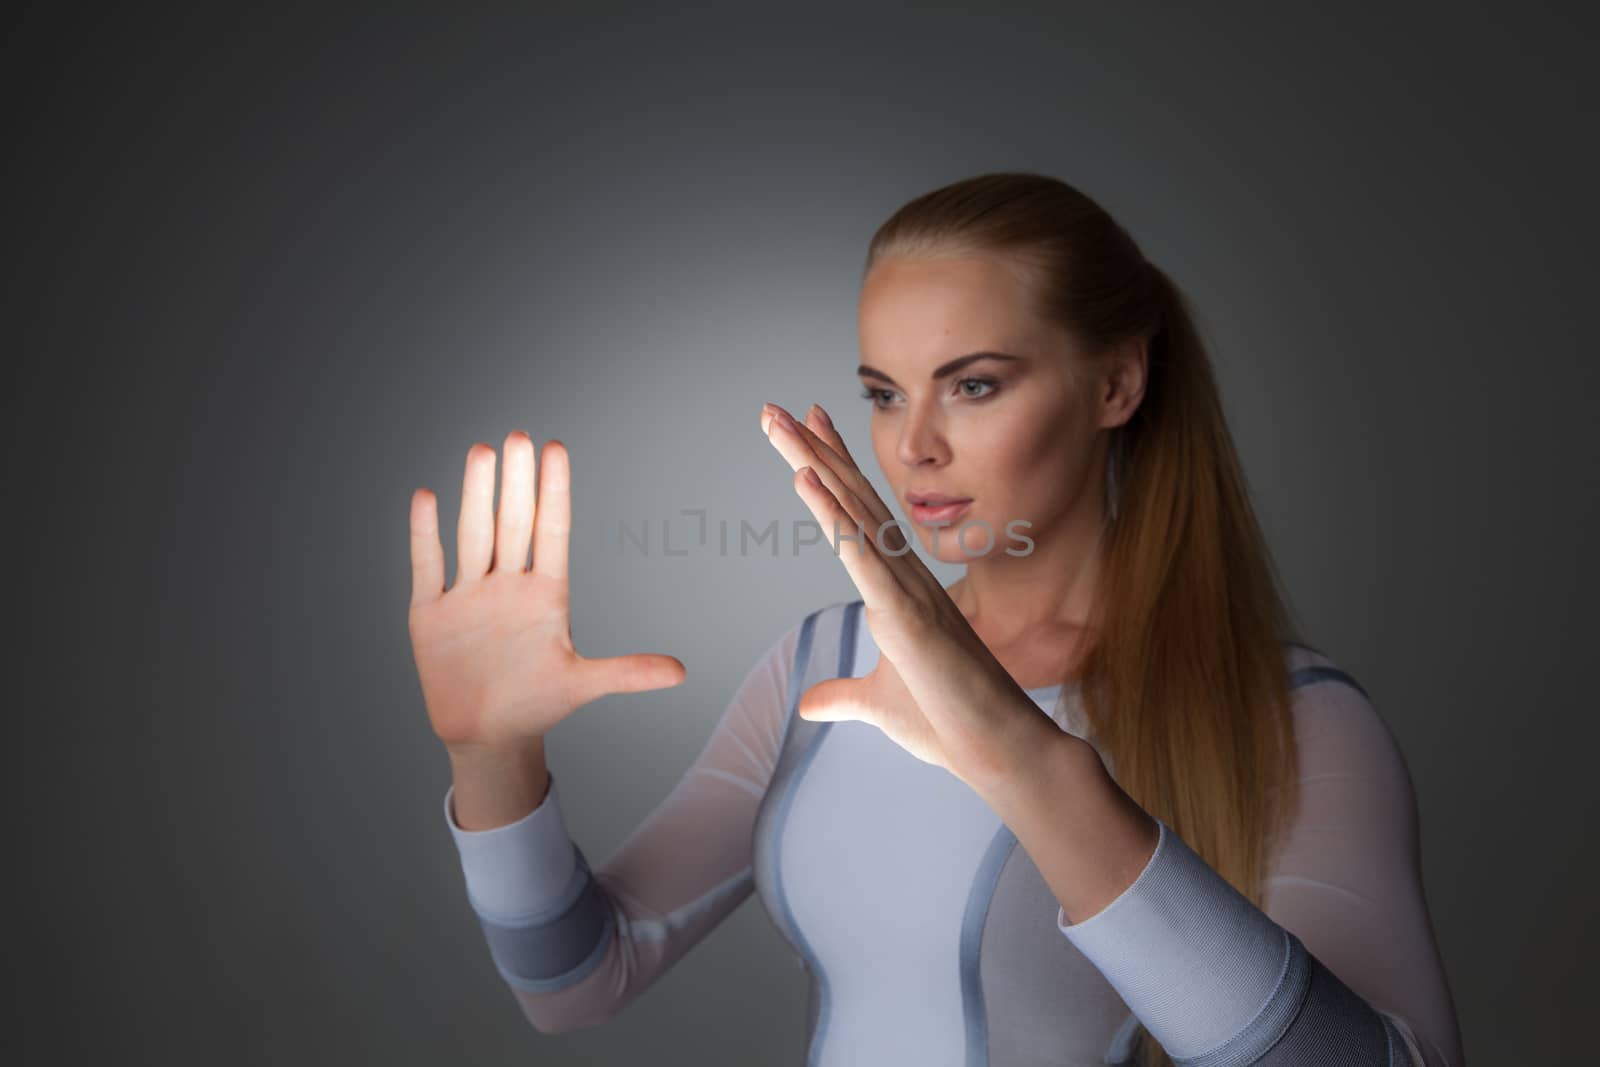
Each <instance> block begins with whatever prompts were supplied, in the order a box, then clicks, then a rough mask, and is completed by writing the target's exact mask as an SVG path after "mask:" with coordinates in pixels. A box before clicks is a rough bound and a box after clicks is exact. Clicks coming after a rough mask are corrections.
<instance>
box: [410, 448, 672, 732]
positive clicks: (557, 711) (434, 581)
mask: <svg viewBox="0 0 1600 1067" xmlns="http://www.w3.org/2000/svg"><path fill="white" fill-rule="evenodd" d="M505 456H506V459H505V472H504V475H503V480H502V482H501V486H500V507H499V511H498V514H497V513H496V512H495V509H494V472H495V452H494V449H493V448H491V447H489V446H488V445H486V444H482V443H480V444H476V445H473V446H472V448H470V449H469V450H468V451H467V464H466V473H465V476H464V478H463V482H462V489H461V517H460V522H459V525H458V529H457V546H458V551H457V568H456V582H455V585H454V586H453V587H452V588H451V589H449V590H448V591H447V590H446V589H445V587H444V551H443V547H442V545H441V544H440V540H439V521H438V504H437V501H436V500H435V498H434V495H433V493H432V492H430V491H429V490H427V489H418V490H417V491H416V492H415V493H413V494H412V498H411V575H412V585H411V607H410V631H411V646H412V652H413V655H414V656H415V659H416V664H417V675H418V677H419V679H420V681H421V683H422V693H423V699H424V701H425V702H426V703H427V706H428V718H429V721H430V723H431V725H432V727H433V730H434V732H435V733H436V734H437V735H438V737H439V739H440V740H441V741H443V742H444V744H445V745H446V746H447V747H449V748H452V749H461V750H465V749H469V748H494V747H498V746H505V745H515V744H517V743H520V742H523V741H527V740H529V739H532V738H537V737H542V736H544V734H545V733H547V732H548V731H549V730H550V729H551V727H553V726H555V724H556V723H558V722H560V721H561V720H562V719H564V718H566V717H567V716H568V715H570V714H571V713H572V712H573V710H574V709H576V708H579V707H581V706H583V705H584V704H588V703H590V702H592V701H594V700H596V699H598V698H600V697H602V696H605V695H608V694H611V693H632V692H639V691H643V690H649V689H661V688H665V687H668V686H673V685H677V684H679V683H680V682H682V681H683V679H684V676H685V671H684V666H683V664H682V662H680V661H679V660H678V659H676V658H675V657H672V656H667V655H660V654H654V653H641V654H636V655H627V656H614V657H609V658H604V659H587V658H585V657H583V656H581V655H579V654H578V652H577V650H576V649H575V648H573V644H572V630H571V622H570V615H569V611H568V604H569V600H570V596H569V589H568V583H567V551H568V541H569V529H570V527H571V522H572V494H571V483H572V479H571V466H570V463H569V460H568V456H567V450H566V447H565V446H564V445H563V444H562V443H561V442H560V441H554V440H552V441H547V442H546V443H545V446H544V451H543V454H542V457H541V460H540V463H539V467H540V469H539V478H538V506H537V508H535V506H534V454H533V441H532V439H531V438H530V437H529V436H528V435H527V434H526V433H524V432H522V431H520V430H518V431H513V432H512V433H511V434H510V435H509V436H508V437H507V438H506V442H505ZM530 537H531V539H532V549H533V560H532V566H531V567H529V566H528V565H527V561H528V551H529V542H530Z"/></svg>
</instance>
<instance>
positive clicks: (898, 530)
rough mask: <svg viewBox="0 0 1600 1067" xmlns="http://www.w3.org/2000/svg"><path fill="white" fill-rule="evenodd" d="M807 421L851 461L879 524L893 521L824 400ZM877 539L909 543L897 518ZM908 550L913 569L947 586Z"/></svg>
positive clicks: (895, 547) (899, 545)
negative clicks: (851, 452) (834, 422)
mask: <svg viewBox="0 0 1600 1067" xmlns="http://www.w3.org/2000/svg"><path fill="white" fill-rule="evenodd" d="M804 425H805V428H806V429H808V430H810V431H811V432H812V433H813V434H815V435H816V436H817V438H818V439H819V440H821V441H822V442H823V443H824V444H826V445H827V446H828V447H829V448H831V449H833V451H834V452H835V453H837V454H838V456H839V457H840V458H841V459H843V460H844V461H845V462H847V463H848V464H849V465H850V470H851V471H852V472H853V473H854V475H855V478H854V479H852V481H859V483H860V485H861V486H862V487H864V489H865V491H866V493H867V494H868V495H869V497H870V499H867V500H866V503H867V506H868V507H869V508H871V509H872V512H873V515H874V516H875V517H876V518H877V520H878V525H879V526H883V525H884V524H885V523H888V522H890V521H891V520H892V519H893V513H892V512H891V511H890V510H889V506H888V505H887V504H885V503H884V502H883V498H881V497H880V496H878V493H877V490H876V489H874V488H873V487H872V482H871V480H869V479H868V478H867V476H866V474H865V473H863V472H862V470H861V465H860V464H859V463H857V462H856V461H855V457H854V456H852V455H850V450H849V449H848V448H846V447H845V444H844V438H843V437H842V436H841V435H840V434H839V430H838V428H837V427H836V426H834V424H833V419H832V418H830V417H829V415H828V413H827V411H825V410H824V409H823V407H822V405H821V404H812V405H811V409H810V410H809V411H807V412H806V421H805V424H804ZM856 491H857V493H858V494H859V493H860V492H862V489H860V488H858V489H857V490H856ZM878 540H880V541H881V542H882V543H883V544H884V545H886V546H887V547H888V548H889V550H890V551H891V552H901V551H902V550H903V549H904V548H905V546H906V544H907V543H908V541H907V537H906V532H905V530H904V529H903V528H902V527H901V526H900V524H899V523H898V522H895V523H894V524H893V525H892V526H887V527H884V531H883V535H882V536H881V537H879V538H878ZM907 554H908V555H910V556H911V561H910V563H911V567H912V569H913V570H915V571H917V572H919V573H920V574H921V576H922V578H923V579H924V580H925V581H931V582H933V583H934V584H935V585H938V586H939V587H940V588H941V589H942V588H943V587H944V583H943V582H940V581H939V579H938V578H937V577H935V575H934V573H933V572H932V571H931V570H929V569H928V565H927V564H926V563H924V562H923V560H922V557H921V556H919V555H917V554H916V553H914V552H913V553H907Z"/></svg>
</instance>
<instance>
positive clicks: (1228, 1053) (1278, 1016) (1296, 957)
mask: <svg viewBox="0 0 1600 1067" xmlns="http://www.w3.org/2000/svg"><path fill="white" fill-rule="evenodd" d="M1283 933H1284V939H1285V942H1286V944H1287V945H1288V952H1287V953H1286V954H1285V959H1284V968H1283V976H1282V977H1281V978H1280V979H1279V981H1278V985H1277V988H1276V989H1274V990H1273V991H1272V995H1271V996H1270V997H1268V998H1267V1002H1266V1004H1264V1005H1262V1007H1261V1011H1260V1013H1259V1014H1257V1015H1256V1017H1255V1018H1254V1019H1252V1020H1251V1021H1250V1024H1249V1025H1248V1026H1246V1027H1245V1028H1244V1029H1243V1030H1242V1031H1240V1032H1239V1033H1238V1034H1236V1035H1234V1036H1233V1037H1232V1038H1230V1039H1228V1041H1227V1042H1225V1043H1224V1044H1223V1045H1222V1046H1221V1047H1219V1048H1216V1049H1213V1050H1212V1051H1211V1052H1208V1053H1206V1054H1205V1055H1203V1056H1192V1057H1190V1058H1188V1059H1177V1058H1174V1059H1173V1062H1174V1063H1177V1064H1181V1065H1182V1067H1249V1065H1250V1064H1252V1063H1259V1062H1262V1057H1263V1056H1265V1055H1266V1054H1267V1052H1268V1050H1270V1049H1271V1048H1272V1047H1273V1046H1274V1045H1276V1044H1277V1043H1278V1041H1279V1039H1280V1038H1282V1037H1283V1035H1284V1034H1285V1032H1287V1031H1288V1029H1289V1028H1290V1027H1291V1026H1292V1025H1294V1021H1295V1019H1296V1018H1297V1017H1298V1016H1299V1014H1300V1011H1301V1009H1302V1006H1303V1005H1304V1004H1305V999H1306V994H1307V992H1308V991H1309V990H1310V986H1311V954H1310V953H1308V952H1307V951H1306V948H1305V945H1303V944H1301V942H1300V939H1299V938H1297V937H1295V936H1294V935H1293V934H1292V933H1290V932H1289V931H1287V930H1285V931H1284V932H1283Z"/></svg>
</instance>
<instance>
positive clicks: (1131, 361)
mask: <svg viewBox="0 0 1600 1067" xmlns="http://www.w3.org/2000/svg"><path fill="white" fill-rule="evenodd" d="M1103 366H1104V367H1105V373H1104V374H1103V376H1102V377H1101V378H1100V425H1101V426H1102V427H1112V426H1121V425H1122V424H1123V423H1125V422H1127V421H1128V420H1129V419H1131V418H1133V413H1134V412H1135V411H1137V410H1139V403H1140V402H1141V401H1142V400H1143V399H1144V387H1145V381H1146V378H1147V375H1148V373H1149V369H1150V339H1149V338H1148V337H1130V338H1128V339H1127V340H1126V341H1123V342H1121V343H1120V344H1119V345H1118V346H1117V351H1116V352H1115V354H1113V355H1111V356H1109V357H1108V358H1107V359H1106V360H1105V362H1104V364H1103Z"/></svg>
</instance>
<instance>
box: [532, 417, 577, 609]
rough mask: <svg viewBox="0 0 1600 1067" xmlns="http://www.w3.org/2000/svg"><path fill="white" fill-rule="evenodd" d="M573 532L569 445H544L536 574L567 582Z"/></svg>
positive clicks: (536, 519) (535, 546) (536, 529)
mask: <svg viewBox="0 0 1600 1067" xmlns="http://www.w3.org/2000/svg"><path fill="white" fill-rule="evenodd" d="M571 530H572V463H571V457H570V456H568V455H567V446H566V445H564V444H562V443H561V442H560V441H557V440H556V439H555V438H551V439H550V440H548V441H546V442H545V443H544V453H543V455H541V456H540V461H539V508H538V511H537V512H536V513H535V517H534V525H533V572H534V573H535V574H541V575H543V576H544V577H546V578H555V579H558V580H560V581H566V579H567V547H568V544H569V542H570V540H571Z"/></svg>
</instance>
